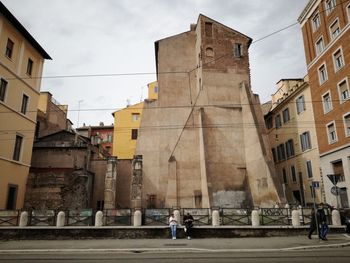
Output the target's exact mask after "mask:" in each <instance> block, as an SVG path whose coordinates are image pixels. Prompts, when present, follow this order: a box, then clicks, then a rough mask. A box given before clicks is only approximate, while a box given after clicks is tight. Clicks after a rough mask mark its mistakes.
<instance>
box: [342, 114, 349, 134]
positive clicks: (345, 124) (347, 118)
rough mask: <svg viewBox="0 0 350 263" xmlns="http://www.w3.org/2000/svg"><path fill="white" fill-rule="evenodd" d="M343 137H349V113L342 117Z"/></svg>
mask: <svg viewBox="0 0 350 263" xmlns="http://www.w3.org/2000/svg"><path fill="white" fill-rule="evenodd" d="M343 118H344V128H345V136H346V137H348V136H350V113H347V114H345V115H344V117H343Z"/></svg>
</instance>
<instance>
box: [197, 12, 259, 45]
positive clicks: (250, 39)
mask: <svg viewBox="0 0 350 263" xmlns="http://www.w3.org/2000/svg"><path fill="white" fill-rule="evenodd" d="M201 16H203V17H205V18H207V19H209V20H212V21H214V22H215V23H218V24H219V25H221V26H223V27H226V28H227V29H229V30H232V31H234V32H236V33H238V34H240V35H242V36H245V37H246V38H248V48H249V46H250V44H251V43H252V42H253V39H252V38H251V37H248V36H247V35H245V34H243V33H241V32H239V31H237V30H235V29H233V28H231V27H229V26H226V25H224V24H222V23H220V22H218V21H216V20H215V19H212V18H210V17H208V16H206V15H203V14H199V16H198V19H197V25H198V21H199V19H200V17H201Z"/></svg>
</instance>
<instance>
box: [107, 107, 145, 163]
mask: <svg viewBox="0 0 350 263" xmlns="http://www.w3.org/2000/svg"><path fill="white" fill-rule="evenodd" d="M142 110H143V102H140V103H137V104H134V105H131V106H128V107H126V108H124V109H121V110H119V111H116V112H113V113H112V115H113V117H114V132H113V156H117V157H118V159H132V158H133V157H134V153H135V149H136V142H137V136H138V131H139V128H140V124H141V115H142Z"/></svg>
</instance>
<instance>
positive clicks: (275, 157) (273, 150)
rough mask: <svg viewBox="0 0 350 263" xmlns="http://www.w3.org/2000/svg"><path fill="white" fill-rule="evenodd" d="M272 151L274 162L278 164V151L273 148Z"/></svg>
mask: <svg viewBox="0 0 350 263" xmlns="http://www.w3.org/2000/svg"><path fill="white" fill-rule="evenodd" d="M271 151H272V157H273V161H274V162H277V155H276V149H275V148H272V149H271Z"/></svg>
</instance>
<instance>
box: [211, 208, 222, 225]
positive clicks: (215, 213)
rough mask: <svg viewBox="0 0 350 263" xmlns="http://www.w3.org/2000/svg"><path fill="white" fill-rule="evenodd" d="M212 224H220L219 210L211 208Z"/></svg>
mask: <svg viewBox="0 0 350 263" xmlns="http://www.w3.org/2000/svg"><path fill="white" fill-rule="evenodd" d="M211 216H212V225H213V226H219V225H220V213H219V210H213V212H212V214H211Z"/></svg>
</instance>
